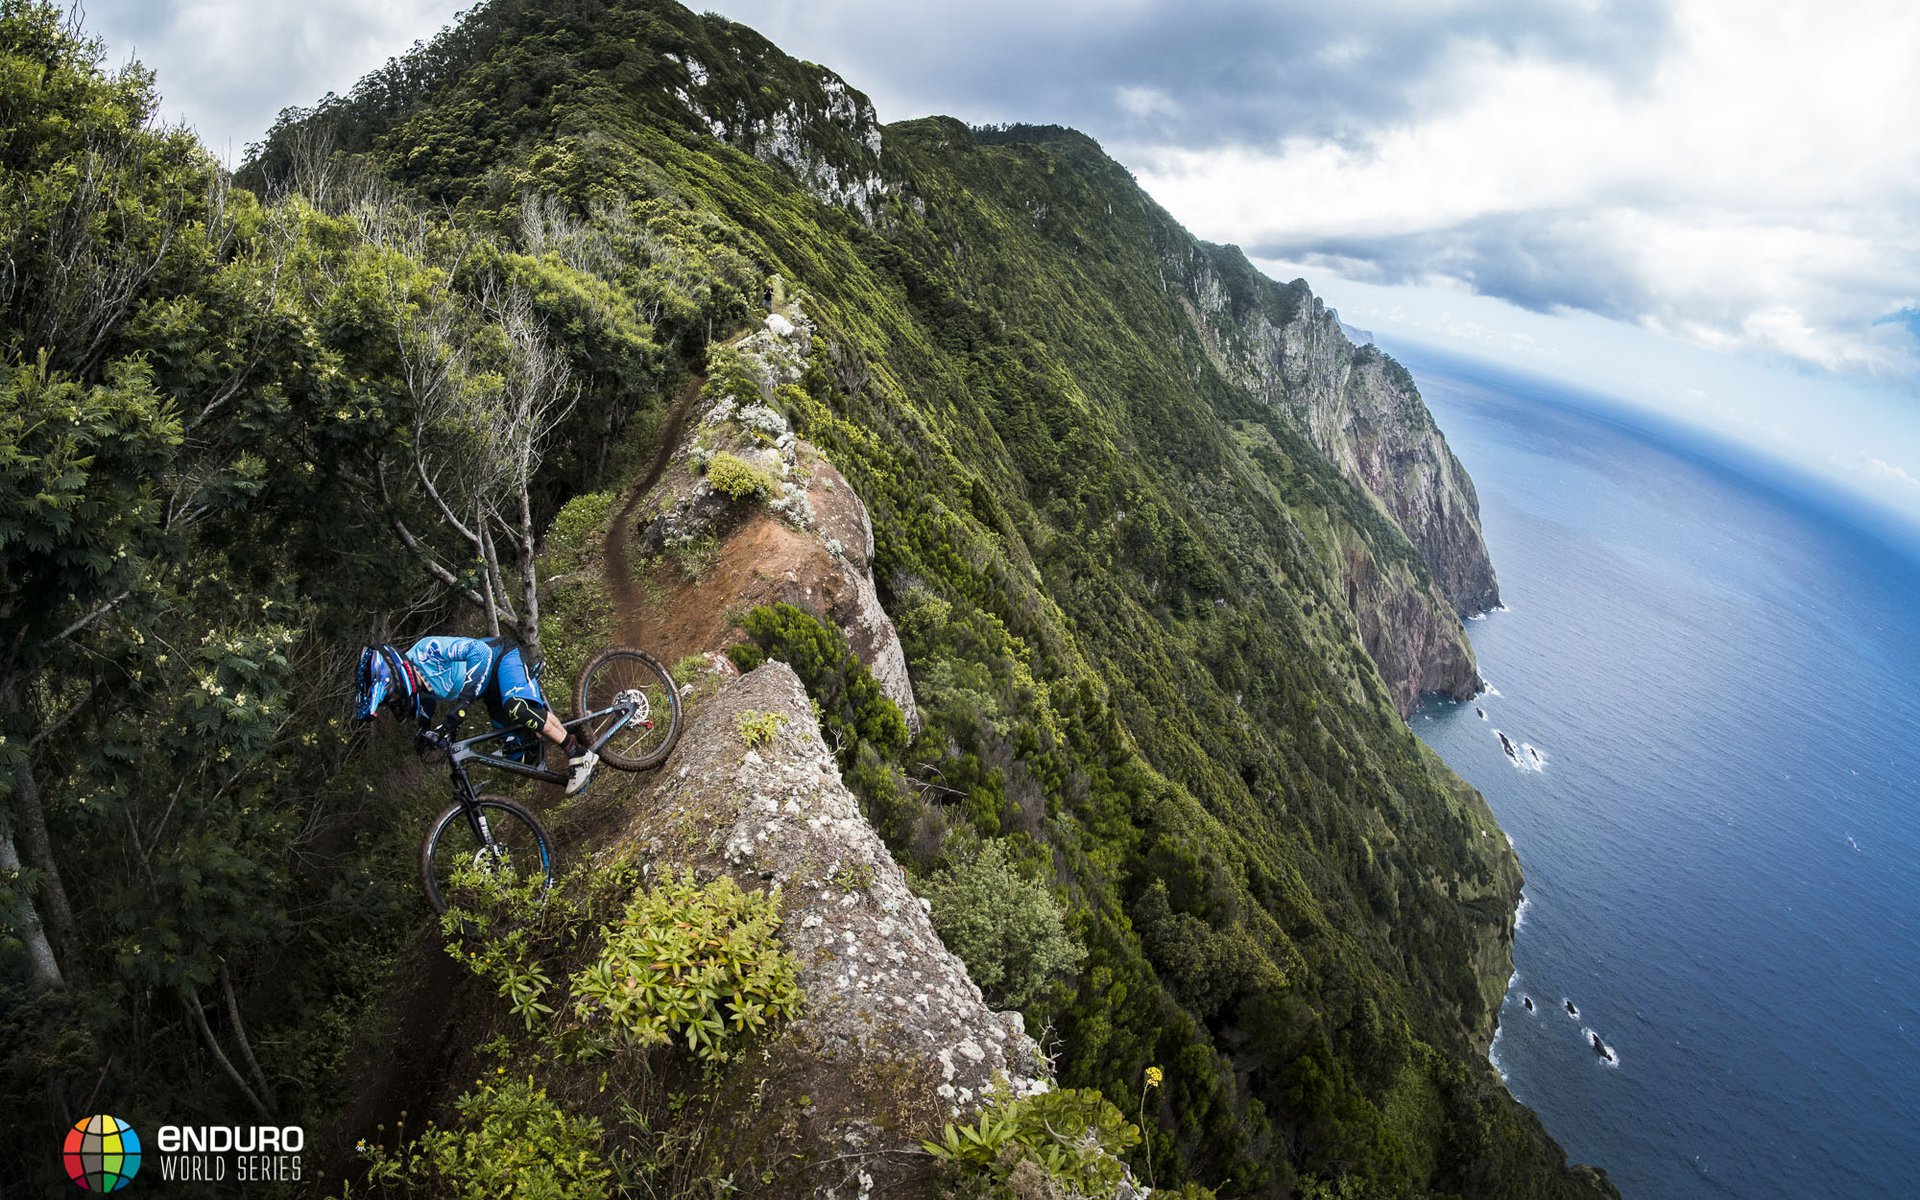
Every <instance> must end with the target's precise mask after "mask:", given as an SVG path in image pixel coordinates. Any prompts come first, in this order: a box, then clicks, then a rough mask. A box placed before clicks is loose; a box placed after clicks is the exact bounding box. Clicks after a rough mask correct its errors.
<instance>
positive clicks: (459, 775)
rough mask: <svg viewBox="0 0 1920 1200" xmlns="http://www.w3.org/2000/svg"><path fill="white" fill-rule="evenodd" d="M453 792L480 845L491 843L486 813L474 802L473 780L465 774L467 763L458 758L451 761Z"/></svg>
mask: <svg viewBox="0 0 1920 1200" xmlns="http://www.w3.org/2000/svg"><path fill="white" fill-rule="evenodd" d="M452 766H453V794H454V796H455V797H456V798H457V799H458V800H459V801H460V809H461V811H462V812H464V813H466V815H467V826H468V828H470V829H472V830H473V836H474V839H475V840H476V841H478V842H479V843H480V845H481V846H482V847H488V846H491V845H493V831H492V830H491V829H489V828H487V815H486V814H485V813H483V812H481V811H480V806H479V805H478V804H476V803H474V800H475V799H476V795H475V793H474V790H473V780H472V779H471V778H469V777H468V775H467V765H466V764H465V763H463V762H460V761H459V760H458V759H455V760H453V761H452Z"/></svg>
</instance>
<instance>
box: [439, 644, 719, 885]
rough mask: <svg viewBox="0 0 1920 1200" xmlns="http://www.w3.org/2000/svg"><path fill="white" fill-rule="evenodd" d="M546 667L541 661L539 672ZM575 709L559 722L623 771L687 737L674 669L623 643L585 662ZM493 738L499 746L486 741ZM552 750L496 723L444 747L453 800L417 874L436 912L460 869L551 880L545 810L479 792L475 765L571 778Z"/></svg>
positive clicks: (650, 761)
mask: <svg viewBox="0 0 1920 1200" xmlns="http://www.w3.org/2000/svg"><path fill="white" fill-rule="evenodd" d="M544 666H545V664H544V663H543V664H541V667H544ZM540 669H541V668H540V667H536V668H535V678H538V676H539V671H540ZM573 710H574V711H575V712H577V713H579V714H580V715H579V716H577V717H575V718H573V719H572V720H571V721H565V722H562V724H564V725H565V726H566V728H567V730H568V732H570V733H575V734H577V735H578V736H579V737H580V739H581V740H582V741H584V742H586V743H587V745H588V746H589V747H590V748H591V749H592V750H593V751H594V753H596V754H598V755H599V756H600V761H601V762H603V763H605V764H607V765H608V766H610V767H613V768H615V769H617V770H621V771H644V770H648V769H650V768H653V767H657V766H659V765H660V764H661V763H663V762H665V761H666V758H667V755H668V754H669V753H670V752H671V751H672V750H673V746H674V743H675V742H677V741H679V740H680V726H681V722H680V689H679V688H677V687H675V686H674V682H673V677H672V676H671V675H669V674H667V669H666V668H665V667H663V666H661V665H660V664H659V663H658V662H656V661H654V659H653V658H652V657H650V656H649V655H646V654H643V653H641V652H640V651H638V650H634V649H630V648H627V647H624V646H623V647H616V648H614V649H611V650H606V651H602V652H601V653H600V654H597V655H595V656H594V657H593V658H592V659H590V660H589V661H588V662H587V665H586V666H584V667H582V668H581V669H580V677H579V678H578V679H577V680H575V682H574V686H573ZM495 742H498V743H501V744H500V745H498V746H495V747H493V748H492V749H491V750H483V749H480V748H479V747H483V746H488V745H489V744H490V743H495ZM554 750H555V747H554V746H553V744H552V743H550V742H547V741H545V740H542V739H534V740H533V741H531V742H529V741H527V740H525V738H524V735H522V734H521V732H520V731H519V730H516V729H495V730H491V731H489V732H487V733H483V734H480V735H479V736H477V737H470V738H463V739H461V740H460V741H457V742H454V743H453V744H452V745H451V746H449V747H448V748H447V752H446V754H447V765H448V768H449V770H450V771H451V772H452V774H453V803H452V804H450V805H448V806H447V808H446V810H445V811H444V812H442V813H441V814H440V816H439V817H438V818H436V819H435V820H434V822H433V825H432V827H431V828H430V829H429V830H428V831H427V837H426V840H425V841H423V842H421V843H420V880H421V882H422V883H423V884H424V885H425V887H426V892H427V901H428V902H429V903H430V904H432V905H433V910H434V911H435V912H437V913H444V912H446V911H447V892H448V890H449V887H450V885H451V882H452V879H453V876H454V873H455V872H456V871H457V870H460V869H461V868H468V869H472V870H477V871H484V872H487V873H488V874H492V875H514V874H524V875H526V876H529V877H531V876H533V875H536V874H537V875H540V876H542V877H544V879H545V881H546V882H545V886H546V887H549V888H550V887H552V886H553V881H554V871H553V842H552V839H550V838H549V837H548V836H547V831H546V829H545V828H543V827H542V826H541V824H540V820H539V818H538V817H535V816H534V815H533V813H531V812H529V811H528V810H527V809H526V808H525V807H524V806H522V805H520V804H518V803H516V802H515V801H512V800H508V799H506V798H505V797H502V796H493V795H488V794H486V793H484V792H480V791H478V790H476V789H475V788H474V785H473V780H472V778H471V777H470V776H469V775H468V771H469V770H470V769H471V768H473V767H475V766H482V767H491V768H493V769H494V770H498V771H506V772H508V773H509V774H513V775H520V776H523V777H525V778H528V779H538V780H541V781H543V782H546V783H561V784H564V783H565V782H566V781H567V772H566V771H565V770H564V769H562V770H558V771H552V770H548V769H547V767H546V765H545V763H544V761H543V759H544V758H545V756H546V755H547V754H548V753H549V752H550V751H554Z"/></svg>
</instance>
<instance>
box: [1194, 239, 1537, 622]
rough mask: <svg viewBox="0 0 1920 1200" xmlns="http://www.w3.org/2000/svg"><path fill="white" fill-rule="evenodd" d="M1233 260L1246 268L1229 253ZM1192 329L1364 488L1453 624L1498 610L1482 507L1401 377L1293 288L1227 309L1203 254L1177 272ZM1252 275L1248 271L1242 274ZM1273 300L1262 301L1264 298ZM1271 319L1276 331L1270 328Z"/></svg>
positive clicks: (1229, 303) (1401, 371) (1230, 301)
mask: <svg viewBox="0 0 1920 1200" xmlns="http://www.w3.org/2000/svg"><path fill="white" fill-rule="evenodd" d="M1212 249H1213V253H1214V254H1215V255H1226V254H1231V255H1232V256H1233V257H1234V258H1236V259H1239V263H1238V264H1236V265H1239V266H1243V267H1244V266H1246V260H1245V259H1244V258H1240V256H1239V251H1237V250H1233V249H1232V248H1231V247H1227V248H1217V247H1216V248H1212ZM1182 265H1183V266H1184V267H1185V268H1186V271H1187V273H1188V274H1187V279H1188V292H1189V296H1190V298H1191V299H1192V300H1193V302H1194V304H1195V306H1196V308H1197V310H1198V312H1197V315H1198V316H1199V317H1200V318H1201V319H1200V320H1198V321H1196V324H1197V325H1198V326H1199V328H1200V332H1201V334H1202V336H1203V337H1205V338H1206V339H1207V340H1208V342H1209V343H1210V345H1211V347H1212V349H1213V350H1214V351H1215V352H1216V355H1217V356H1218V357H1217V359H1216V361H1218V362H1220V363H1221V364H1222V365H1223V366H1224V367H1226V368H1227V370H1228V371H1229V372H1230V374H1231V375H1232V377H1233V378H1234V379H1235V381H1236V382H1238V383H1239V384H1240V385H1241V386H1242V387H1245V388H1246V389H1247V390H1248V391H1250V392H1252V393H1253V394H1254V395H1256V396H1260V397H1262V398H1264V399H1265V400H1266V401H1267V402H1268V403H1269V404H1272V405H1274V406H1275V407H1276V408H1278V409H1279V410H1280V411H1282V412H1284V413H1285V414H1286V415H1287V416H1288V418H1289V419H1290V420H1291V421H1292V423H1293V425H1294V427H1295V428H1297V429H1299V430H1300V431H1301V432H1302V433H1303V434H1305V435H1306V438H1307V440H1308V441H1309V442H1311V443H1312V444H1313V445H1314V447H1315V448H1316V449H1318V450H1319V451H1320V452H1321V453H1322V454H1324V455H1326V456H1327V458H1328V459H1329V460H1330V461H1332V462H1333V463H1334V464H1335V465H1337V466H1338V467H1339V468H1340V469H1341V471H1342V472H1343V473H1345V474H1346V476H1347V477H1348V478H1349V479H1351V480H1353V481H1354V482H1355V483H1357V484H1359V485H1360V486H1361V487H1362V488H1364V489H1365V490H1366V492H1367V494H1368V495H1370V496H1372V497H1373V498H1374V500H1375V501H1376V502H1378V504H1379V505H1380V508H1381V510H1382V511H1383V512H1385V513H1386V514H1387V516H1389V517H1391V518H1392V519H1393V522H1394V524H1395V525H1397V526H1399V528H1400V530H1401V532H1402V533H1404V534H1406V537H1407V540H1408V541H1410V542H1412V543H1413V546H1414V548H1415V549H1416V550H1418V551H1419V552H1420V557H1421V559H1422V560H1423V561H1424V562H1425V563H1426V565H1427V569H1428V570H1430V571H1431V572H1432V573H1433V578H1434V582H1436V583H1438V584H1439V585H1440V590H1441V593H1442V594H1443V595H1444V596H1446V598H1447V600H1448V602H1449V603H1451V604H1452V605H1453V607H1454V609H1455V610H1456V611H1457V612H1459V613H1460V614H1462V615H1467V614H1471V613H1477V612H1484V611H1486V610H1487V609H1489V608H1492V607H1494V606H1495V605H1497V604H1499V603H1500V588H1499V584H1498V583H1497V582H1496V581H1495V579H1494V574H1493V563H1492V561H1491V560H1490V559H1489V558H1488V557H1487V547H1486V543H1485V542H1484V541H1482V540H1481V536H1480V500H1479V497H1478V496H1476V495H1475V494H1474V490H1473V481H1472V480H1471V479H1469V478H1468V477H1467V472H1466V469H1465V468H1464V467H1462V466H1461V465H1460V461H1459V460H1458V459H1456V458H1455V457H1454V456H1453V451H1452V450H1451V449H1449V448H1448V446H1447V440H1446V438H1445V437H1443V436H1442V435H1441V433H1440V430H1439V428H1438V427H1437V426H1436V425H1435V424H1434V423H1433V415H1432V414H1431V413H1429V412H1428V411H1427V406H1426V404H1425V403H1424V402H1423V401H1422V400H1421V399H1420V390H1419V388H1418V387H1416V386H1415V385H1414V382H1413V376H1412V375H1410V374H1408V373H1407V370H1406V368H1404V367H1402V366H1400V364H1398V363H1396V362H1394V361H1393V360H1392V359H1391V358H1388V357H1387V356H1386V355H1384V354H1382V353H1380V351H1379V350H1378V349H1376V348H1375V347H1373V346H1372V345H1370V344H1365V345H1360V346H1355V345H1354V343H1353V342H1352V341H1350V340H1348V337H1347V334H1346V331H1345V327H1344V326H1342V325H1341V323H1340V316H1339V314H1338V313H1336V312H1334V311H1333V310H1332V309H1330V308H1328V307H1327V306H1326V304H1325V303H1324V302H1323V301H1321V300H1320V298H1319V297H1317V296H1314V295H1313V294H1311V293H1310V292H1308V291H1307V290H1306V285H1305V284H1302V283H1295V284H1293V285H1292V286H1291V288H1289V289H1286V290H1285V291H1282V289H1280V285H1278V284H1273V283H1270V282H1268V281H1265V280H1262V281H1261V283H1262V284H1264V285H1265V286H1266V287H1267V288H1271V289H1273V290H1274V291H1276V292H1280V293H1281V294H1282V295H1283V296H1285V299H1286V300H1288V301H1291V303H1288V304H1286V305H1285V307H1286V308H1290V309H1291V310H1292V311H1291V313H1290V314H1285V313H1276V312H1275V311H1274V308H1275V306H1274V305H1273V304H1271V303H1270V304H1268V305H1264V306H1255V305H1251V304H1241V303H1236V297H1235V296H1234V295H1233V294H1232V292H1231V291H1230V290H1229V289H1228V287H1227V286H1226V284H1225V282H1224V281H1223V280H1222V278H1221V276H1220V274H1219V273H1218V272H1217V271H1216V270H1215V264H1214V262H1213V261H1212V259H1210V258H1209V257H1207V256H1206V255H1204V254H1199V255H1196V257H1195V259H1194V260H1192V261H1189V262H1187V263H1184V264H1182ZM1248 269H1249V270H1250V268H1248ZM1270 299H1272V298H1270ZM1276 315H1284V316H1286V319H1284V320H1282V321H1279V322H1276V321H1275V320H1274V317H1275V316H1276Z"/></svg>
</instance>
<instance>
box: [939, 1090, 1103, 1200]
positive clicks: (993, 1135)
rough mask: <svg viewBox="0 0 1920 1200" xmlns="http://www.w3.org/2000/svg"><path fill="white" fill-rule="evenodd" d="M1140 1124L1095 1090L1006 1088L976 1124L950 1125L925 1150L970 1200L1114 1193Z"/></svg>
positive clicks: (1065, 1199) (951, 1186)
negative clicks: (1026, 1092) (1018, 1093)
mask: <svg viewBox="0 0 1920 1200" xmlns="http://www.w3.org/2000/svg"><path fill="white" fill-rule="evenodd" d="M1139 1141H1140V1130H1139V1128H1138V1127H1137V1126H1135V1125H1134V1124H1133V1123H1132V1122H1130V1121H1128V1120H1127V1119H1126V1117H1125V1116H1123V1115H1122V1114H1121V1112H1120V1110H1119V1109H1117V1108H1115V1107H1114V1106H1113V1104H1112V1103H1111V1102H1110V1101H1109V1100H1108V1099H1107V1098H1106V1097H1105V1096H1103V1095H1101V1094H1100V1093H1099V1092H1098V1091H1096V1090H1094V1089H1093V1088H1062V1089H1058V1090H1055V1091H1051V1092H1042V1093H1041V1094H1040V1095H1038V1096H1023V1097H1014V1096H1010V1095H1006V1094H1005V1093H1002V1094H1001V1095H1000V1096H998V1097H997V1098H996V1099H995V1101H994V1102H993V1103H992V1104H990V1105H988V1106H987V1107H986V1108H985V1109H983V1110H981V1113H980V1119H979V1120H978V1121H977V1122H975V1123H974V1124H972V1125H953V1124H949V1125H948V1126H947V1127H946V1129H945V1130H943V1131H942V1133H941V1138H940V1140H939V1141H937V1142H925V1143H923V1145H925V1146H926V1149H927V1152H928V1153H930V1154H932V1155H933V1156H934V1157H935V1158H937V1159H939V1160H940V1161H941V1164H942V1166H943V1168H944V1171H945V1175H946V1179H945V1183H946V1184H947V1187H948V1190H949V1194H951V1195H955V1196H962V1197H968V1198H970V1200H1015V1198H1018V1200H1027V1198H1029V1197H1033V1198H1038V1197H1058V1198H1059V1200H1069V1198H1073V1197H1092V1196H1111V1195H1113V1194H1114V1193H1115V1192H1116V1191H1118V1190H1119V1187H1120V1184H1121V1183H1122V1182H1123V1181H1124V1180H1125V1179H1126V1175H1127V1170H1126V1166H1125V1164H1124V1163H1122V1161H1121V1157H1120V1156H1121V1155H1122V1154H1124V1153H1125V1152H1126V1151H1127V1150H1128V1149H1129V1148H1131V1147H1132V1146H1135V1145H1137V1144H1138V1143H1139Z"/></svg>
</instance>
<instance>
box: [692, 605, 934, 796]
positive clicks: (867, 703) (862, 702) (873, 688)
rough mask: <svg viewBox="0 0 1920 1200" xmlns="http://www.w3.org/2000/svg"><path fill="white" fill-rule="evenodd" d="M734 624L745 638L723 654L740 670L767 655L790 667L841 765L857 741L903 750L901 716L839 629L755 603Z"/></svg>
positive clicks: (850, 758) (890, 753)
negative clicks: (816, 709)
mask: <svg viewBox="0 0 1920 1200" xmlns="http://www.w3.org/2000/svg"><path fill="white" fill-rule="evenodd" d="M740 627H741V628H742V629H744V630H746V633H747V637H748V638H750V639H751V641H750V642H743V643H741V644H739V645H737V646H734V647H733V648H731V649H730V650H728V651H727V657H728V658H731V659H732V660H733V664H734V665H735V666H737V667H739V668H740V669H741V670H742V671H751V670H753V669H754V668H755V667H757V666H759V665H760V664H761V663H763V662H765V661H767V660H768V659H770V658H773V659H778V660H780V661H781V662H784V663H786V664H787V665H788V666H790V667H792V668H793V672H794V674H796V675H798V676H799V677H800V682H801V683H802V684H804V685H805V686H806V689H807V695H809V696H811V697H813V699H814V702H815V703H817V704H818V705H819V706H820V725H821V730H822V732H823V733H824V734H825V735H826V738H827V740H828V741H829V742H830V743H833V744H834V745H835V746H836V747H837V749H838V752H839V758H840V766H841V768H842V769H845V768H847V767H849V766H851V765H852V764H853V762H854V761H855V758H856V751H857V749H858V746H859V743H861V742H866V743H868V744H869V745H871V746H872V747H873V750H874V753H875V754H878V755H879V756H880V757H881V758H885V759H893V758H898V757H899V756H900V753H901V752H902V751H903V750H905V749H906V748H907V718H906V717H905V716H904V715H902V713H901V712H900V706H899V705H897V704H895V703H894V702H893V701H891V700H889V699H887V697H886V694H885V693H884V692H882V691H881V690H880V681H879V680H877V679H875V678H874V677H873V672H871V671H869V670H867V668H866V665H865V664H864V663H862V662H861V661H860V656H859V655H857V654H855V653H854V652H853V647H852V646H849V645H848V644H847V639H846V635H845V634H843V633H841V632H840V630H839V629H837V628H835V627H834V626H832V625H828V624H825V623H824V622H822V621H821V620H820V619H819V618H817V617H815V616H814V615H813V614H812V613H809V612H807V611H805V610H804V609H801V608H797V607H795V606H794V605H791V604H775V605H773V606H772V607H768V606H766V605H760V606H759V607H757V608H755V609H753V610H752V611H750V612H748V613H747V615H746V617H745V618H744V619H742V621H741V622H740Z"/></svg>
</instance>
